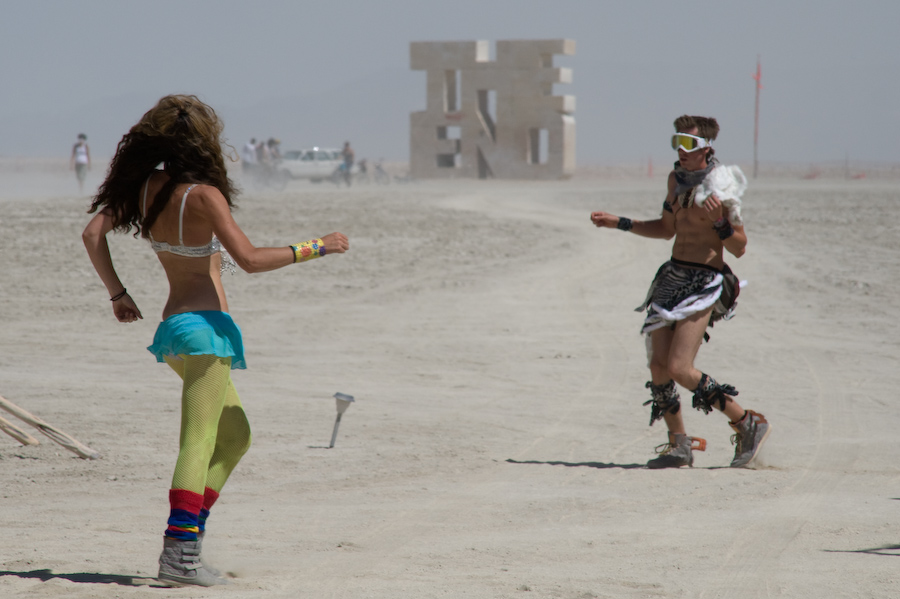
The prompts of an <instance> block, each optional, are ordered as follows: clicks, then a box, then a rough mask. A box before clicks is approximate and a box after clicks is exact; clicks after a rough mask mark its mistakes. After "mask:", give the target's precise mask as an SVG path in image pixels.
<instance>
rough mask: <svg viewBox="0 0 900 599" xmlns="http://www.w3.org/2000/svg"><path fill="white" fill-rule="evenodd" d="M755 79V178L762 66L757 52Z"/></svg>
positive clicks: (756, 171)
mask: <svg viewBox="0 0 900 599" xmlns="http://www.w3.org/2000/svg"><path fill="white" fill-rule="evenodd" d="M753 78H754V79H755V80H756V107H755V109H754V119H753V178H754V179H755V178H756V175H757V173H758V172H759V161H758V160H757V156H758V154H757V149H758V147H759V90H761V89H762V68H761V67H760V64H759V54H757V55H756V74H755V75H753Z"/></svg>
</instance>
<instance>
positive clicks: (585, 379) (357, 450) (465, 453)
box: [0, 165, 900, 599]
mask: <svg viewBox="0 0 900 599" xmlns="http://www.w3.org/2000/svg"><path fill="white" fill-rule="evenodd" d="M39 166H40V165H39ZM91 176H92V178H91V179H89V183H91V184H93V185H94V187H96V183H97V182H99V178H100V176H101V173H98V172H96V171H94V172H93V173H92V175H91ZM0 182H2V186H0V187H2V189H0V256H2V257H3V261H2V267H0V268H2V285H0V323H2V324H0V395H2V396H3V397H5V398H7V399H8V400H10V401H13V402H15V403H16V404H17V405H19V406H21V407H22V408H24V409H26V410H28V411H30V412H32V413H34V414H36V415H37V416H39V417H41V418H43V419H44V420H46V421H47V422H49V423H51V424H53V425H55V426H57V427H59V428H61V429H63V430H65V431H66V432H68V433H69V434H71V435H72V436H74V437H75V438H77V439H78V440H79V441H81V442H82V443H85V444H87V445H89V446H91V447H92V448H94V449H96V450H97V451H99V452H100V453H101V454H102V459H99V460H92V461H91V460H82V459H79V458H78V457H76V456H75V455H74V454H72V453H70V452H68V451H66V450H64V449H63V448H62V447H60V446H59V445H56V444H55V443H53V442H52V441H51V440H49V439H47V438H45V437H44V436H42V435H40V434H38V433H37V432H36V431H33V429H31V430H32V432H35V435H36V436H37V437H39V438H40V439H41V444H40V445H39V446H34V447H23V446H20V445H19V444H18V443H17V442H16V441H15V440H13V439H12V438H11V437H7V436H5V435H0V530H2V532H3V534H2V540H0V597H3V598H6V597H10V598H11V597H17V598H18V597H20V598H28V599H37V598H47V599H55V598H66V599H68V598H84V599H87V598H113V597H128V598H141V599H143V598H168V597H201V598H202V597H233V598H257V597H285V598H288V597H291V598H292V597H315V598H317V599H321V598H326V597H331V598H369V597H372V598H386V599H395V598H416V599H421V598H427V597H454V598H455V597H472V598H476V599H477V598H485V599H487V598H492V599H493V598H500V597H502V598H521V599H529V598H532V597H552V598H565V599H589V598H616V599H619V598H643V597H652V598H657V597H658V598H669V597H671V598H676V597H678V598H681V597H702V598H714V597H715V598H718V597H735V598H758V597H790V598H792V599H797V598H801V599H802V598H809V599H812V598H816V599H821V598H842V597H867V598H868V597H879V598H881V597H884V598H887V597H896V596H897V595H898V593H900V574H898V566H900V561H898V558H900V526H898V524H897V523H898V521H900V476H898V474H900V459H898V450H897V438H898V430H900V410H898V408H897V397H896V394H897V389H898V386H900V385H898V383H900V380H898V378H900V377H898V360H900V344H898V339H900V321H898V318H897V315H898V312H900V300H898V297H900V277H898V273H900V265H898V258H900V197H898V195H900V194H898V192H900V181H897V180H891V179H880V180H872V179H869V180H844V179H839V178H833V179H826V178H819V179H815V180H802V179H801V178H800V177H793V178H792V177H779V178H760V179H759V180H755V181H752V183H751V187H750V190H749V191H748V193H747V195H746V196H745V198H744V203H745V209H744V217H745V221H746V223H747V230H748V235H749V238H750V243H749V246H748V253H747V254H746V255H745V256H744V257H743V258H741V259H740V260H735V259H732V260H730V263H731V265H732V267H733V268H734V270H735V271H736V272H737V274H738V275H739V276H740V277H741V278H743V279H746V280H748V281H749V285H748V286H747V287H746V288H745V289H744V291H743V293H742V294H741V297H740V307H739V309H738V315H737V317H736V318H735V319H734V320H732V321H730V322H727V323H723V324H721V325H717V326H716V327H715V329H713V330H712V339H711V341H710V343H709V344H708V345H705V346H704V347H703V348H702V349H701V353H700V358H699V361H698V366H699V367H700V368H701V369H702V370H704V371H706V372H709V373H711V374H713V376H715V377H717V378H718V379H719V380H721V381H725V382H728V383H731V384H733V385H735V387H737V388H738V390H739V391H740V400H741V403H742V404H743V405H745V407H750V408H753V409H756V410H758V411H760V412H762V413H764V414H765V415H766V416H767V417H768V419H769V421H770V422H771V423H772V425H773V432H772V435H771V437H770V439H769V442H768V444H767V446H766V447H765V449H764V451H763V453H762V454H761V456H760V458H759V460H758V463H757V468H756V469H752V470H750V469H729V468H727V466H728V463H729V462H730V460H731V457H732V452H733V449H732V446H731V444H730V442H729V436H730V434H731V429H730V428H729V427H728V426H727V424H726V421H725V418H724V417H722V416H721V415H719V414H711V415H709V416H704V415H703V414H702V413H700V412H696V411H694V410H688V412H687V413H686V420H687V423H688V431H689V433H690V434H692V435H696V436H700V437H704V438H706V439H707V440H708V442H709V446H708V448H707V451H706V452H704V453H697V454H696V461H695V467H694V468H691V469H688V468H683V469H680V470H665V471H651V470H647V469H646V468H644V464H645V463H646V461H647V460H648V459H649V458H651V457H653V455H654V454H653V448H654V446H656V445H657V444H660V443H663V442H664V441H665V432H664V429H663V428H662V426H661V425H660V424H659V423H657V424H656V425H655V426H653V427H648V426H647V421H648V419H649V412H648V408H646V407H643V406H642V405H641V404H642V403H643V402H644V401H645V400H646V399H649V394H648V391H647V390H646V389H645V388H644V383H645V381H646V380H647V379H648V372H647V370H646V354H645V350H644V344H643V341H642V339H641V337H640V336H639V335H638V329H639V326H640V322H641V316H640V314H637V313H635V312H633V311H632V310H633V308H634V307H635V306H637V305H638V304H639V303H640V302H641V300H642V299H643V297H644V294H645V292H646V288H647V285H648V284H649V281H650V279H651V278H652V276H653V274H654V272H655V270H656V268H657V267H658V265H659V264H660V263H661V262H662V261H664V260H665V259H666V258H667V256H668V255H669V251H670V248H671V244H670V243H669V242H664V241H653V240H647V239H642V238H639V237H637V236H634V235H629V234H624V233H621V232H619V231H613V230H603V231H598V230H596V229H594V228H593V227H592V226H591V225H590V223H589V219H588V215H589V213H590V211H591V210H595V209H605V210H608V211H610V212H614V213H618V214H625V215H628V216H631V217H633V218H651V217H654V216H655V215H657V214H658V213H659V210H660V207H661V203H662V199H663V194H662V193H661V190H662V189H663V186H664V179H663V177H662V176H657V177H656V178H654V179H650V180H648V179H637V178H635V179H631V180H630V179H627V178H616V179H613V178H575V179H573V180H571V181H565V182H552V183H513V182H499V181H487V182H474V181H468V182H453V183H437V182H418V183H410V184H407V185H390V186H383V187H380V186H374V185H369V186H364V185H360V186H356V187H353V188H351V189H345V188H341V189H338V188H336V187H334V186H322V185H320V186H316V185H312V184H308V183H302V182H294V183H291V184H290V186H289V187H288V188H287V189H286V190H285V191H284V192H279V193H271V192H256V191H253V190H247V191H246V192H245V193H244V194H243V195H242V197H241V198H240V201H239V209H238V210H237V211H236V212H235V217H236V219H237V220H238V222H239V223H240V224H241V225H242V226H243V227H244V229H245V231H246V232H247V233H248V235H249V236H250V238H251V239H252V240H253V241H254V242H255V243H256V244H257V245H287V244H289V243H294V242H297V241H301V240H303V239H307V238H310V237H313V236H316V235H322V234H324V233H327V232H331V231H334V230H340V231H342V232H344V233H346V234H347V235H348V236H349V237H350V240H351V244H352V250H351V252H350V253H348V254H345V255H343V256H334V257H326V258H325V259H323V260H317V261H315V262H311V263H308V264H304V265H300V266H297V267H293V268H285V269H282V270H280V271H277V272H273V273H268V274H260V275H252V276H250V275H247V274H245V273H240V272H239V273H238V274H236V275H234V276H226V281H225V286H226V289H227V292H228V294H229V300H230V304H231V312H232V314H233V316H234V318H235V319H236V321H237V322H238V323H239V324H240V325H241V327H242V329H243V331H244V335H245V344H246V350H247V360H248V364H249V368H248V370H246V371H237V372H235V373H234V380H235V384H236V385H237V388H238V390H239V392H240V394H241V398H242V400H243V402H244V405H245V408H246V410H247V413H248V416H249V418H250V422H251V425H252V426H253V431H254V446H253V448H251V450H250V452H249V453H248V454H247V456H246V458H245V460H244V462H242V464H241V465H240V466H239V467H238V470H236V471H235V473H234V475H233V477H232V479H231V480H230V481H229V483H228V485H227V486H226V488H225V489H224V491H223V493H222V497H221V499H220V501H219V503H218V504H217V505H216V507H215V508H214V510H213V515H212V517H211V518H210V521H209V532H208V538H207V541H206V544H205V552H206V554H207V557H208V560H209V561H210V562H212V563H213V564H215V565H217V566H219V567H220V568H222V569H224V570H226V571H228V572H229V573H231V575H232V576H233V578H232V580H231V584H230V585H228V586H227V587H216V588H211V589H198V588H188V589H167V588H162V587H160V586H159V585H158V584H157V583H156V582H155V580H154V579H153V577H154V576H155V575H156V559H157V556H158V554H159V551H160V548H161V545H162V539H161V535H162V532H163V530H164V526H165V524H164V523H165V519H166V517H167V514H168V511H167V510H168V505H167V502H166V496H167V489H168V484H169V480H170V477H171V473H172V468H173V465H174V462H175V456H176V452H177V445H178V418H179V393H180V386H179V384H178V383H179V380H178V379H177V377H175V375H174V374H172V373H171V372H170V371H169V369H168V368H167V367H166V366H164V365H158V364H156V363H155V362H154V360H153V358H152V356H151V355H150V354H149V353H148V352H147V351H146V349H145V347H146V346H147V345H149V343H150V341H151V339H152V336H153V332H154V330H155V327H156V325H157V323H158V321H159V315H160V313H161V311H162V307H163V303H164V302H165V299H166V292H167V290H166V286H165V280H164V276H163V272H162V270H161V267H160V266H159V264H158V262H157V261H156V259H155V257H154V255H153V253H152V252H151V251H150V249H149V248H148V247H147V245H146V243H145V242H143V241H139V240H135V239H132V238H131V237H130V236H128V235H118V236H115V237H114V238H113V251H114V252H115V257H116V265H117V267H118V269H119V272H120V274H121V276H122V278H123V280H124V282H125V284H126V286H127V287H128V290H129V292H130V293H131V295H132V296H133V297H134V298H135V299H136V301H137V302H138V304H139V306H140V307H141V309H142V310H143V314H144V320H143V321H141V322H139V323H136V324H132V325H122V324H119V323H117V322H116V321H115V319H114V318H113V316H112V313H111V310H110V306H109V302H108V300H107V295H106V291H105V289H104V288H103V286H102V285H101V283H100V281H99V279H98V277H97V276H96V275H95V274H94V272H93V270H92V268H91V266H90V263H89V262H88V259H87V256H86V254H85V252H84V250H83V248H82V246H81V240H80V232H81V229H82V228H83V227H84V225H85V223H86V221H87V218H88V216H87V215H86V214H85V209H86V206H87V203H88V200H87V192H86V193H85V195H84V196H79V195H78V194H77V193H74V190H75V189H76V186H75V182H74V176H73V175H72V174H71V173H68V172H66V171H64V170H63V171H62V172H56V171H55V170H54V169H52V168H45V167H35V168H34V169H33V170H32V171H30V172H25V171H23V170H22V169H21V168H15V169H14V168H10V167H8V165H7V168H6V170H5V171H3V172H0ZM335 392H343V393H348V394H351V395H353V396H354V397H355V398H356V402H355V403H354V404H353V405H352V406H351V407H350V409H349V410H348V411H347V412H346V413H345V414H344V416H343V420H342V422H341V426H340V430H339V433H338V437H337V442H336V445H335V447H334V448H332V449H328V448H327V445H328V442H329V440H330V438H331V432H332V426H333V423H334V419H335V403H334V400H333V399H332V396H333V394H334V393H335ZM682 398H683V399H684V400H685V402H686V403H689V398H690V393H689V392H687V391H684V390H682ZM17 422H18V421H17ZM19 424H22V423H19ZM22 426H23V428H29V427H28V426H27V425H24V424H22Z"/></svg>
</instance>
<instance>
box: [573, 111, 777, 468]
mask: <svg viewBox="0 0 900 599" xmlns="http://www.w3.org/2000/svg"><path fill="white" fill-rule="evenodd" d="M674 124H675V130H676V134H675V135H674V136H673V137H672V148H673V149H676V150H677V151H678V161H677V162H676V163H675V168H674V170H672V172H671V173H669V179H668V194H667V195H666V200H665V202H664V203H663V212H662V216H661V217H660V218H658V219H655V220H648V221H638V220H631V219H629V218H625V217H620V216H615V215H612V214H609V213H606V212H593V213H591V221H592V222H593V223H594V225H595V226H597V227H608V228H617V229H620V230H622V231H631V232H632V233H635V234H637V235H640V236H642V237H650V238H653V239H672V237H673V236H674V237H675V243H674V245H673V247H672V259H671V260H669V261H668V262H666V263H665V264H663V265H662V266H661V267H660V269H659V271H658V272H657V273H656V277H655V278H654V279H653V282H652V284H651V285H650V291H649V292H648V294H647V299H646V300H645V302H644V304H643V305H641V306H640V307H639V308H638V309H637V310H638V311H643V310H646V311H647V318H646V319H645V321H644V326H643V328H642V330H641V332H642V333H643V334H645V335H647V337H648V344H647V345H648V353H649V355H650V364H649V366H650V375H651V378H652V380H651V381H650V382H648V383H647V385H646V386H647V388H649V389H650V393H651V396H652V397H651V399H650V400H649V401H647V402H646V403H645V404H644V405H647V404H650V406H651V407H650V410H651V412H650V424H651V425H652V424H653V423H654V422H655V421H656V420H659V419H662V420H664V421H665V423H666V426H667V427H668V430H669V440H668V443H664V444H663V445H660V446H659V447H657V453H659V454H660V455H659V456H658V457H657V458H654V459H652V460H650V461H649V462H647V467H649V468H678V467H680V466H692V465H693V463H694V457H693V453H692V450H693V449H699V450H702V449H704V448H705V446H706V442H705V440H703V439H699V438H696V439H695V438H693V437H689V436H688V435H687V432H686V430H685V426H684V420H683V418H682V412H681V409H680V408H681V400H680V397H679V394H678V390H677V389H676V387H675V384H676V383H677V384H678V385H680V386H682V387H684V388H685V389H688V390H691V391H693V394H694V395H693V401H692V405H693V407H694V408H696V409H698V410H702V411H703V412H704V413H706V414H708V413H710V412H711V411H712V410H713V409H714V408H715V409H717V410H719V411H721V412H722V413H723V414H725V416H727V417H728V420H729V424H730V425H731V428H732V429H734V432H735V434H734V435H733V437H732V441H733V442H734V443H735V445H736V447H735V452H734V459H733V460H732V462H731V467H733V468H739V467H744V466H747V465H748V464H750V463H751V462H752V461H753V459H754V458H756V456H757V454H758V452H759V449H760V447H761V446H762V444H763V442H764V441H765V440H766V437H767V436H768V435H769V432H770V430H771V429H770V427H769V423H768V422H767V421H766V418H765V416H763V415H762V414H760V413H758V412H754V411H753V410H744V408H742V407H741V406H740V405H739V404H738V403H737V401H736V400H735V397H736V396H737V395H738V391H737V390H736V389H735V388H734V387H733V386H731V385H728V384H725V383H720V382H718V381H717V380H716V379H714V378H713V377H711V376H710V375H708V374H706V373H704V372H701V371H699V370H698V369H697V368H695V367H694V359H695V358H696V356H697V352H698V351H699V349H700V344H701V343H702V342H703V340H704V338H707V339H708V335H707V332H706V329H707V327H712V326H713V323H715V322H717V321H719V320H722V319H726V320H727V319H729V318H731V316H732V315H733V313H734V310H735V308H736V307H737V302H736V299H737V296H738V293H739V291H740V283H739V281H738V279H737V278H736V277H735V275H734V273H732V272H731V269H730V268H729V267H728V265H727V264H725V259H724V252H725V251H726V250H727V251H728V252H729V253H730V254H732V255H733V256H734V257H735V258H740V257H741V256H742V255H743V254H744V251H745V249H746V246H747V234H746V233H745V232H744V226H743V221H742V220H741V217H740V196H741V194H743V191H744V188H745V187H746V179H745V178H744V176H743V173H741V172H740V169H738V168H737V167H727V166H722V165H720V164H719V162H718V160H717V159H716V158H714V154H715V151H714V150H713V148H712V142H713V140H715V139H716V136H717V135H718V133H719V125H718V123H717V122H716V120H715V119H713V118H708V117H699V116H687V115H684V116H680V117H678V118H677V119H675V123H674Z"/></svg>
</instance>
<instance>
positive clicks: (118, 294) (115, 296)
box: [109, 287, 128, 302]
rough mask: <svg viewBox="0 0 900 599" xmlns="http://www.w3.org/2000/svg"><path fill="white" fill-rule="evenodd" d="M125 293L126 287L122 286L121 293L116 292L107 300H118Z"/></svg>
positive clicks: (126, 291)
mask: <svg viewBox="0 0 900 599" xmlns="http://www.w3.org/2000/svg"><path fill="white" fill-rule="evenodd" d="M127 293H128V289H125V288H124V287H123V288H122V292H121V293H117V294H116V295H114V296H112V297H111V298H109V301H111V302H116V301H119V300H120V299H122V298H123V297H125V295H126V294H127Z"/></svg>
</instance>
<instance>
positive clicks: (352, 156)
mask: <svg viewBox="0 0 900 599" xmlns="http://www.w3.org/2000/svg"><path fill="white" fill-rule="evenodd" d="M341 156H342V157H343V158H344V164H343V165H341V166H342V169H343V171H344V181H346V183H347V186H348V187H349V186H350V184H351V183H352V181H353V176H352V174H351V173H352V172H353V162H354V161H355V160H356V153H355V152H354V151H353V148H351V147H350V142H349V141H345V142H344V149H343V150H341Z"/></svg>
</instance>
